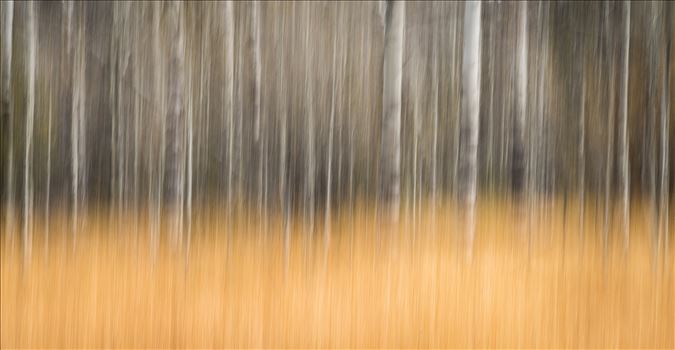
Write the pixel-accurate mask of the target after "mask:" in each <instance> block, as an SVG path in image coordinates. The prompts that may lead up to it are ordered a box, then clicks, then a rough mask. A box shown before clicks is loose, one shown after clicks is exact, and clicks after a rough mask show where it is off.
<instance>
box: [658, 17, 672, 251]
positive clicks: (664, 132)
mask: <svg viewBox="0 0 675 350" xmlns="http://www.w3.org/2000/svg"><path fill="white" fill-rule="evenodd" d="M671 6H672V4H664V7H665V11H664V12H665V14H666V15H665V17H664V20H665V21H664V23H665V28H664V33H663V34H664V36H665V40H666V48H665V55H664V74H663V75H661V79H662V84H663V86H662V88H661V194H660V200H661V203H660V209H659V210H660V212H661V215H660V219H661V229H660V231H661V234H662V235H663V237H664V240H663V241H664V248H665V254H664V255H665V259H666V261H668V260H667V259H668V248H669V241H668V240H669V229H668V225H669V218H670V217H669V216H668V211H669V210H668V204H669V203H668V201H669V198H670V188H669V182H668V181H669V177H670V172H669V164H668V144H669V141H670V140H669V136H668V135H669V134H668V132H669V130H670V79H669V77H670V47H671V41H672V37H671V36H670V34H671V29H670V28H671V20H672V7H671Z"/></svg>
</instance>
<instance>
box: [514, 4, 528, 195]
mask: <svg viewBox="0 0 675 350" xmlns="http://www.w3.org/2000/svg"><path fill="white" fill-rule="evenodd" d="M527 4H528V3H527V2H526V1H521V2H519V4H518V44H517V45H518V48H517V50H518V51H517V56H518V58H517V61H516V79H517V80H516V84H517V85H516V88H517V91H516V96H517V101H516V108H517V110H516V120H515V123H514V129H515V132H514V135H513V136H514V140H513V148H514V150H513V174H512V176H513V178H512V182H513V187H514V190H515V191H516V193H520V192H521V191H522V190H523V186H524V184H525V169H526V165H525V125H526V120H527V79H528V77H527V72H528V66H527V57H528V56H527V55H528V52H527V50H528V31H527Z"/></svg>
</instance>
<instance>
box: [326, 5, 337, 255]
mask: <svg viewBox="0 0 675 350" xmlns="http://www.w3.org/2000/svg"><path fill="white" fill-rule="evenodd" d="M336 5H337V3H336ZM335 11H336V14H337V15H336V16H335V18H334V21H335V25H334V29H333V63H332V66H331V72H332V74H333V87H332V90H331V102H330V122H329V126H328V161H327V162H328V163H327V165H326V169H327V170H326V206H325V215H324V243H325V245H326V247H327V246H328V244H329V242H330V204H331V203H330V201H331V181H332V175H333V174H332V172H333V131H334V125H335V103H336V102H335V90H336V89H337V83H336V82H337V79H338V72H337V70H336V57H337V37H338V33H339V28H338V24H337V21H338V17H339V13H340V12H339V11H338V10H337V9H335Z"/></svg>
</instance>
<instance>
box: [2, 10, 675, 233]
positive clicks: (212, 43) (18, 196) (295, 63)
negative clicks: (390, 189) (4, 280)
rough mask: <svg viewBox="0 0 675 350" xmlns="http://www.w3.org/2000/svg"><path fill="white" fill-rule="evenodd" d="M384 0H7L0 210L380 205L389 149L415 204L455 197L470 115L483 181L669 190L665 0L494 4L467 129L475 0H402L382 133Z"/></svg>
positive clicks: (497, 185)
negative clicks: (396, 60) (388, 129)
mask: <svg viewBox="0 0 675 350" xmlns="http://www.w3.org/2000/svg"><path fill="white" fill-rule="evenodd" d="M392 4H398V3H392ZM392 4H389V5H388V4H387V3H383V2H323V3H321V2H319V3H314V2H312V3H306V2H233V3H229V2H196V3H187V2H186V3H162V2H129V3H127V2H35V3H33V2H15V3H12V2H3V5H2V10H3V14H2V16H3V17H2V18H3V35H2V40H3V42H2V49H3V53H2V58H3V62H2V69H3V71H2V79H3V90H2V152H1V153H2V154H1V157H2V158H1V162H0V164H2V170H3V171H2V179H3V181H2V184H3V185H2V195H3V196H2V197H3V202H2V203H3V207H4V209H3V215H4V216H5V218H7V219H9V218H15V217H17V218H18V217H22V216H26V215H29V214H30V212H32V211H40V212H43V211H47V212H48V211H49V210H50V208H59V209H60V210H63V209H66V208H70V210H71V211H75V212H77V210H78V207H80V208H89V207H92V206H94V207H96V208H110V210H111V213H114V212H116V211H119V212H124V211H138V210H140V209H139V208H145V209H144V210H148V212H149V213H151V214H152V213H155V214H156V215H155V214H153V215H155V216H157V215H160V214H159V213H160V210H162V207H163V206H164V205H165V204H168V206H176V205H177V206H178V207H179V208H181V209H180V211H188V212H191V211H193V210H196V209H194V208H195V207H199V206H203V205H208V204H209V203H211V204H212V203H222V204H225V205H230V206H231V205H233V203H238V204H242V205H244V206H246V207H249V208H258V210H261V211H262V210H265V211H266V210H278V209H283V210H285V211H292V212H297V211H301V212H302V213H305V214H306V215H308V216H316V215H317V212H321V213H323V210H325V212H328V211H332V209H331V208H340V207H344V206H351V205H352V204H353V203H354V202H355V201H357V200H365V201H371V200H373V199H376V198H378V197H377V196H378V194H380V193H381V192H383V191H382V188H386V187H387V186H390V184H389V182H390V181H391V179H389V177H387V176H384V177H383V176H382V174H383V171H382V169H383V168H385V169H386V168H389V169H391V168H392V167H391V166H390V165H387V164H385V163H388V162H389V158H387V156H386V154H387V152H391V150H392V149H395V150H396V152H395V153H398V154H397V155H396V156H397V157H398V159H399V160H398V162H399V163H398V164H397V166H396V165H395V166H394V169H395V170H396V171H397V172H398V174H396V176H397V177H398V178H397V179H395V180H394V181H395V182H397V183H399V185H398V186H399V187H400V190H399V191H400V197H401V199H402V201H403V203H414V202H416V201H419V200H421V199H422V198H430V197H431V198H437V199H442V198H449V199H452V198H455V197H454V195H456V194H459V195H461V193H460V192H461V186H462V184H463V183H464V181H465V180H464V179H463V178H464V177H466V176H472V175H471V173H470V172H469V173H468V175H467V174H466V171H464V170H465V169H464V165H465V164H468V163H466V162H464V158H466V157H465V154H467V152H470V150H469V148H470V147H469V148H466V147H467V145H468V144H467V143H465V142H464V141H465V139H466V138H467V137H468V136H467V135H470V134H471V133H472V132H473V131H474V129H475V131H476V132H477V145H476V146H477V152H476V156H475V158H476V162H477V165H476V166H475V168H476V170H475V173H476V175H475V176H476V178H477V180H476V182H477V184H476V187H477V192H478V195H479V196H500V197H503V196H507V197H510V196H512V195H520V194H521V193H523V194H525V195H526V196H527V197H530V198H536V197H539V196H564V197H565V198H567V197H568V196H570V197H575V198H578V197H581V198H586V197H587V196H589V197H594V198H596V199H598V200H600V199H602V198H606V203H605V205H609V203H610V202H611V203H613V202H614V199H621V198H624V197H627V198H640V199H647V200H649V201H653V202H654V203H655V204H657V205H664V202H665V203H666V204H667V202H669V201H671V200H672V193H673V187H675V186H674V185H673V182H674V181H675V175H674V173H675V171H669V165H670V164H673V163H674V159H675V158H673V157H675V152H673V147H675V137H673V130H675V127H674V126H673V123H672V122H671V121H672V115H673V112H672V109H671V108H670V102H671V101H672V100H673V89H671V88H670V87H671V86H672V82H673V74H672V73H671V69H670V66H671V63H672V60H673V55H672V54H671V51H672V45H671V41H672V38H673V36H674V35H673V34H674V32H673V30H674V28H673V26H672V18H673V11H674V9H673V6H672V4H670V3H669V2H634V3H632V2H527V3H518V2H485V3H482V4H481V5H482V6H478V11H479V12H477V13H478V14H479V15H480V21H479V23H477V26H476V27H475V28H477V30H478V32H477V33H478V34H479V37H478V43H479V46H478V48H477V49H478V53H479V56H478V57H479V62H480V67H479V69H478V76H477V77H478V79H479V84H478V88H479V91H478V96H479V100H476V102H478V107H477V108H478V121H477V125H476V126H477V128H475V127H471V128H463V126H465V125H464V124H462V120H463V119H462V118H463V117H462V113H463V108H464V109H467V108H465V107H466V106H468V105H469V104H468V103H467V102H466V100H464V102H463V94H465V95H471V94H474V95H475V93H473V92H472V93H468V94H467V90H466V88H463V85H462V84H463V83H462V78H461V77H462V74H463V70H464V69H465V68H466V67H464V66H463V60H464V59H466V58H465V57H466V56H465V55H464V54H466V52H464V51H466V50H465V48H466V47H467V46H466V45H465V44H467V43H468V42H465V40H467V39H466V38H468V37H469V36H468V34H469V33H468V32H467V33H465V31H475V29H474V27H470V26H469V25H468V24H469V23H468V22H466V21H467V19H466V15H467V13H468V12H469V11H468V10H467V9H466V7H467V4H471V3H463V2H408V3H404V4H403V5H400V6H403V9H402V11H403V15H402V17H401V18H402V23H400V25H402V26H403V38H402V45H403V47H402V63H401V66H400V67H398V68H397V69H398V70H399V71H400V74H401V82H400V84H401V85H400V88H399V90H400V96H398V95H397V96H398V97H397V99H398V100H397V103H400V116H398V117H397V118H399V119H400V121H399V123H400V125H399V127H400V132H399V135H398V136H397V139H396V140H394V139H392V140H388V139H387V138H388V137H389V135H391V134H387V136H386V137H383V135H385V134H384V132H385V131H383V130H384V129H383V126H384V125H385V124H386V123H385V121H386V120H387V118H388V117H386V116H385V113H384V112H385V111H383V107H382V106H383V91H384V90H385V89H384V85H385V84H384V81H386V79H387V77H386V74H385V70H384V68H383V62H385V61H386V57H385V56H386V55H385V52H386V50H385V49H386V48H385V42H386V37H385V33H386V31H387V25H388V23H387V18H388V17H387V16H388V14H389V13H390V12H391V9H390V8H393V7H394V5H392ZM388 11H389V12H388ZM519 43H520V44H519ZM519 45H521V46H519ZM626 58H627V62H626ZM624 79H625V80H624ZM626 84H627V90H626V91H625V92H624V89H623V86H624V85H626ZM519 91H522V93H520V95H522V97H519ZM464 98H466V96H464ZM519 101H522V102H519ZM624 105H625V107H624ZM463 106H465V107H463ZM622 108H627V110H626V111H625V113H624V111H623V109H622ZM391 142H394V143H391ZM385 151H387V152H385ZM468 159H469V160H471V159H473V158H471V157H469V158H468ZM384 192H386V191H384ZM626 192H627V193H626ZM176 203H177V204H176ZM617 205H620V203H618V204H617ZM327 207H328V209H326V208H327ZM188 216H189V215H188ZM6 221H7V220H6ZM10 221H13V220H10Z"/></svg>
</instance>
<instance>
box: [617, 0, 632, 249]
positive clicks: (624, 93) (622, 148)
mask: <svg viewBox="0 0 675 350" xmlns="http://www.w3.org/2000/svg"><path fill="white" fill-rule="evenodd" d="M623 22H624V33H623V34H624V37H623V39H624V48H623V58H622V59H623V76H622V80H621V97H620V98H619V101H620V102H621V106H620V110H619V118H620V119H619V155H620V158H619V159H620V162H621V164H620V166H621V199H622V205H623V240H624V249H628V244H629V241H628V239H629V231H630V228H629V225H630V213H629V211H630V207H629V205H630V204H629V195H630V194H629V189H630V173H629V164H628V152H629V150H628V76H629V63H630V62H629V59H630V1H625V2H624V12H623Z"/></svg>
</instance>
